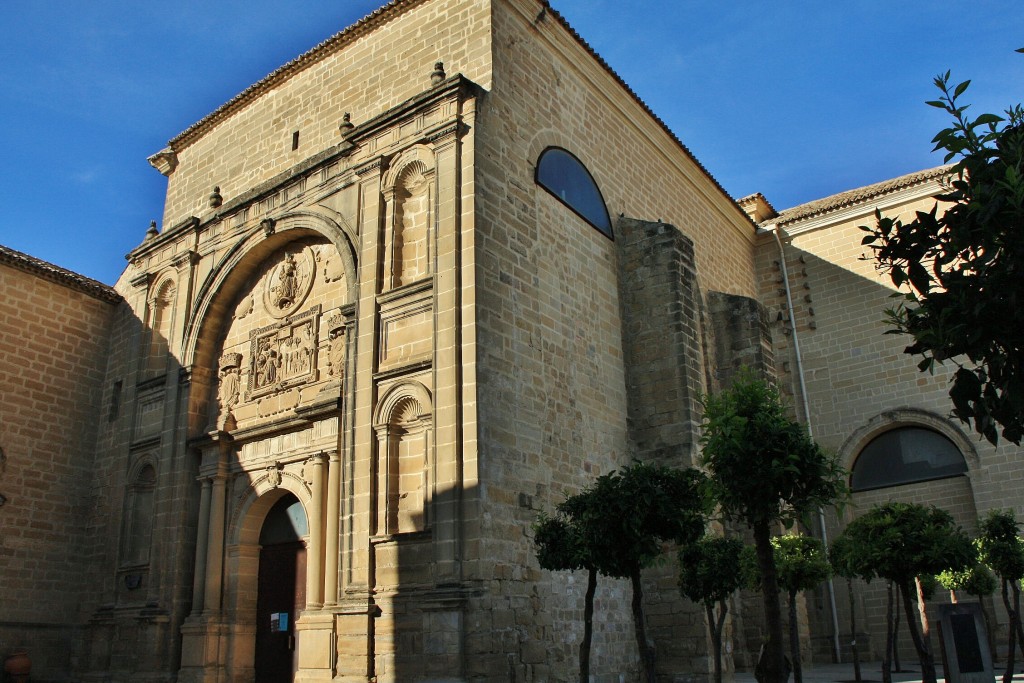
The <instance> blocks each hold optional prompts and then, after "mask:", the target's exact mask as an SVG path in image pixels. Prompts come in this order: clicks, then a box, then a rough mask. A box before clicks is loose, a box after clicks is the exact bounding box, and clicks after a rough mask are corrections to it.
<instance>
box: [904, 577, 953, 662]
mask: <svg viewBox="0 0 1024 683" xmlns="http://www.w3.org/2000/svg"><path fill="white" fill-rule="evenodd" d="M914 588H915V589H916V591H917V612H918V614H920V615H921V640H922V641H924V649H925V650H927V651H928V656H929V657H931V656H932V625H931V622H930V621H928V604H927V603H926V602H925V599H924V586H922V585H921V577H920V576H915V577H914ZM954 602H955V601H954Z"/></svg>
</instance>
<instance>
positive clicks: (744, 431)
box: [701, 370, 845, 683]
mask: <svg viewBox="0 0 1024 683" xmlns="http://www.w3.org/2000/svg"><path fill="white" fill-rule="evenodd" d="M701 444H702V446H703V454H702V462H703V464H704V465H705V466H706V467H707V469H708V472H709V474H710V477H711V482H712V490H713V493H714V497H715V500H717V502H718V504H719V508H720V510H721V512H722V514H723V515H724V516H725V517H726V518H727V519H732V520H737V521H740V522H742V523H743V524H745V525H747V526H748V527H749V528H750V529H751V531H752V532H753V536H754V546H755V549H756V553H757V560H758V567H759V570H760V573H761V581H762V586H763V590H762V598H763V601H764V611H765V625H766V628H767V631H768V633H767V638H766V643H765V648H764V657H763V659H762V661H761V662H759V663H758V667H757V671H756V672H755V674H756V675H758V676H759V678H758V680H759V681H762V683H784V682H785V681H786V679H787V678H788V674H787V673H786V671H785V655H784V654H783V653H784V645H783V640H782V616H781V610H780V607H779V583H778V575H777V571H776V567H775V558H774V553H773V551H772V545H771V535H772V526H773V525H776V524H779V523H782V524H787V525H788V524H790V523H792V522H793V521H795V520H796V519H798V518H800V517H801V516H803V515H806V514H808V513H810V512H812V511H813V510H816V509H817V508H818V507H819V506H823V505H831V504H832V503H834V502H835V501H836V500H837V499H838V498H840V497H841V496H842V495H843V493H844V491H845V487H844V484H843V479H844V477H843V473H842V470H841V469H840V467H839V465H838V464H837V463H836V461H835V460H834V459H833V458H831V457H830V456H828V455H826V454H825V452H824V451H823V450H822V449H821V448H820V447H819V446H818V445H817V444H816V443H815V442H814V441H813V440H812V439H811V438H810V436H808V434H807V431H806V430H805V429H804V428H803V426H802V425H800V424H799V423H797V422H795V421H794V420H792V419H791V418H790V417H789V416H788V414H787V412H786V410H785V408H784V406H783V404H782V400H781V399H780V397H779V394H778V391H777V390H776V389H775V388H773V387H771V386H770V385H769V384H767V383H766V382H765V381H763V380H761V379H758V378H757V377H755V376H754V375H753V373H752V372H750V371H749V370H747V371H744V372H741V373H739V375H738V376H737V378H736V380H735V381H734V383H733V385H732V387H730V388H729V389H727V390H725V391H723V392H721V393H719V394H717V395H709V396H707V397H705V399H704V423H703V435H702V437H701Z"/></svg>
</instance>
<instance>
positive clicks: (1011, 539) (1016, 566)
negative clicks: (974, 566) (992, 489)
mask: <svg viewBox="0 0 1024 683" xmlns="http://www.w3.org/2000/svg"><path fill="white" fill-rule="evenodd" d="M980 526H981V534H980V535H979V536H978V557H979V559H980V560H981V561H982V562H984V563H985V564H986V565H987V566H988V567H989V568H990V569H991V570H992V571H993V572H995V573H996V574H997V575H998V576H999V577H1000V578H1002V579H1005V580H1006V581H1019V580H1020V579H1022V578H1024V539H1021V537H1020V536H1018V535H1017V530H1018V528H1019V526H1020V525H1019V524H1018V523H1017V518H1016V517H1015V516H1014V514H1013V512H1012V511H1011V510H993V511H992V512H990V513H989V514H988V515H987V516H986V517H985V518H984V519H982V520H981V525H980Z"/></svg>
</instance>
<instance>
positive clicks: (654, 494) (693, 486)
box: [537, 461, 709, 683]
mask: <svg viewBox="0 0 1024 683" xmlns="http://www.w3.org/2000/svg"><path fill="white" fill-rule="evenodd" d="M706 489H707V486H706V478H705V476H704V475H703V474H702V473H701V472H699V471H698V470H696V469H693V468H688V469H683V470H681V469H673V468H670V467H665V466H663V465H654V464H648V463H643V462H640V461H634V462H633V463H632V464H630V465H629V466H627V467H624V468H622V469H621V470H617V471H614V472H610V473H608V474H604V475H601V476H600V477H598V478H597V480H596V481H595V482H594V483H593V484H592V485H591V486H589V487H587V488H586V489H585V490H584V491H582V492H581V493H579V494H577V495H575V496H571V497H569V498H567V499H566V500H565V501H563V502H562V503H561V504H559V505H558V513H559V515H561V517H562V521H563V524H552V523H551V521H550V518H548V519H545V518H542V519H541V520H540V521H539V523H538V526H537V530H538V532H543V533H541V534H540V535H541V538H542V541H545V542H546V545H548V546H550V547H551V548H553V549H555V550H553V551H552V552H551V554H550V555H546V556H545V560H543V561H544V562H548V563H549V564H550V567H551V568H565V569H570V568H574V567H572V566H570V565H573V563H574V562H576V561H577V560H578V561H579V564H578V565H577V566H576V567H575V568H586V569H588V571H589V570H590V569H591V568H592V569H593V570H595V571H596V572H597V573H600V574H602V575H604V576H610V577H613V578H621V579H629V580H630V583H631V586H632V589H633V599H632V614H633V626H634V633H635V637H636V643H637V648H638V651H639V654H640V666H641V671H642V676H643V680H645V681H648V683H654V675H655V653H654V648H653V647H652V646H651V644H650V643H649V642H648V638H647V625H646V619H645V617H644V611H643V586H642V584H641V582H640V573H641V570H643V569H644V568H646V567H650V566H651V565H653V564H654V563H655V562H657V561H658V559H659V558H660V557H661V556H662V553H663V547H664V544H665V543H666V542H669V541H671V542H675V543H678V544H680V545H685V544H688V543H692V542H693V541H695V540H696V539H698V538H700V536H701V535H702V534H703V533H704V527H705V523H706V520H707V513H708V511H709V499H708V496H707V490H706ZM545 522H547V525H546V526H545ZM549 533H550V537H547V536H545V534H549ZM546 539H550V540H546ZM559 548H564V550H559ZM545 552H547V551H545ZM595 581H596V579H595ZM589 586H590V583H589V579H588V593H590V589H589ZM591 605H592V594H591ZM591 610H592V607H591ZM587 637H588V633H587V631H586V630H585V632H584V640H585V641H587ZM586 644H587V654H588V656H589V641H587V643H586ZM580 662H581V670H582V668H583V664H584V654H583V647H582V646H581V654H580ZM588 667H589V664H588ZM581 676H582V674H581Z"/></svg>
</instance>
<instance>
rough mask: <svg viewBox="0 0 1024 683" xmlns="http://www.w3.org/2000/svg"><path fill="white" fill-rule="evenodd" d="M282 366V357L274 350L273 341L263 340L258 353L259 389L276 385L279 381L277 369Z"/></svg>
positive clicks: (257, 374) (257, 384) (257, 373)
mask: <svg viewBox="0 0 1024 683" xmlns="http://www.w3.org/2000/svg"><path fill="white" fill-rule="evenodd" d="M280 364H281V357H280V355H279V354H278V352H277V349H275V348H274V344H273V341H272V340H270V339H261V340H260V345H259V349H258V350H257V352H256V381H255V386H256V387H257V388H260V387H265V386H268V385H271V384H274V383H275V382H276V381H277V368H278V367H279V366H280Z"/></svg>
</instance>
